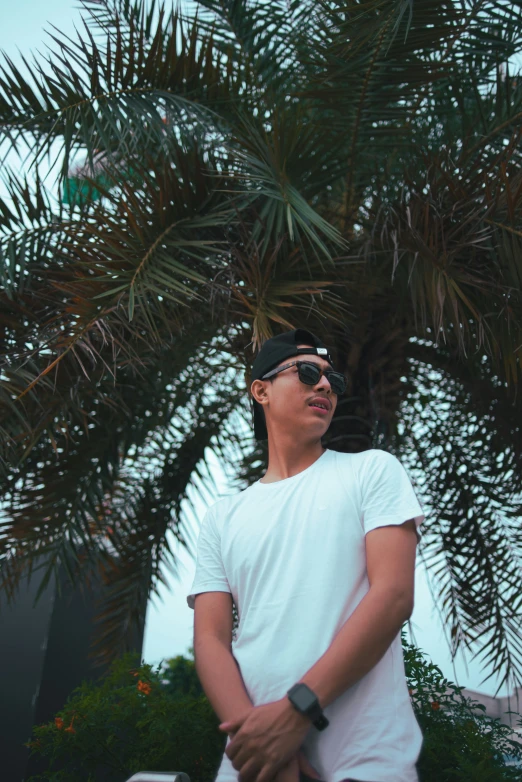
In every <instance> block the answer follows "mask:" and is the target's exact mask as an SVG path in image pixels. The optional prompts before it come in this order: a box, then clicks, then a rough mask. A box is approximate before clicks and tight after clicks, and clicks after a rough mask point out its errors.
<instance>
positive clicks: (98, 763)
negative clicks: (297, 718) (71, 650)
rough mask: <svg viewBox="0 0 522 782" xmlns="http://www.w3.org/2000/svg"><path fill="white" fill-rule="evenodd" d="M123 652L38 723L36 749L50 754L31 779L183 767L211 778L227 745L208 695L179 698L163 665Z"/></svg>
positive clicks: (90, 780)
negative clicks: (40, 771) (102, 675)
mask: <svg viewBox="0 0 522 782" xmlns="http://www.w3.org/2000/svg"><path fill="white" fill-rule="evenodd" d="M136 662H137V658H136V657H135V656H133V655H126V656H125V657H123V658H121V659H120V660H118V661H117V662H116V663H114V664H113V666H112V668H111V671H110V673H109V674H108V675H107V676H106V677H105V678H104V679H102V680H101V681H100V682H99V683H84V684H82V686H81V687H79V688H78V689H77V690H75V691H74V693H73V694H72V695H71V697H70V698H69V699H68V701H67V704H66V705H65V706H64V708H63V709H62V710H61V711H60V712H59V713H58V714H57V715H56V718H55V719H54V720H53V721H52V722H50V723H48V724H46V725H40V726H38V727H35V728H34V740H33V741H31V742H29V745H28V746H30V747H31V750H32V752H34V753H38V754H40V755H42V756H43V757H45V758H48V762H49V765H48V770H47V771H46V773H45V774H39V775H36V776H33V777H31V779H30V780H29V781H28V782H33V781H34V782H36V780H47V781H48V782H124V780H126V779H127V778H128V777H129V776H131V775H132V774H135V773H136V772H137V771H143V770H150V771H184V772H185V773H187V774H188V775H189V777H190V779H191V782H210V780H211V779H212V778H213V776H215V773H216V771H217V768H218V766H219V762H220V760H221V757H222V755H223V752H224V750H225V745H226V738H227V737H226V735H224V734H223V733H222V732H221V731H219V730H218V725H219V722H220V720H219V719H218V718H217V716H216V715H215V714H214V711H213V710H212V707H211V706H210V703H209V702H208V700H207V698H206V697H205V696H201V697H199V698H194V697H186V696H184V695H183V694H181V695H178V696H177V697H175V696H173V695H172V692H171V691H169V688H168V686H164V685H163V684H162V680H163V675H162V671H161V669H160V667H159V666H158V668H157V669H153V668H152V666H150V665H136Z"/></svg>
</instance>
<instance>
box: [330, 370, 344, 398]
mask: <svg viewBox="0 0 522 782" xmlns="http://www.w3.org/2000/svg"><path fill="white" fill-rule="evenodd" d="M326 377H327V378H328V382H329V383H330V385H331V387H332V391H333V392H334V394H344V392H345V391H346V378H345V377H344V375H341V373H340V372H327V373H326Z"/></svg>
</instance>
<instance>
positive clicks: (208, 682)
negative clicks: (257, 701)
mask: <svg viewBox="0 0 522 782" xmlns="http://www.w3.org/2000/svg"><path fill="white" fill-rule="evenodd" d="M194 657H195V665H196V673H197V675H198V678H199V680H200V682H201V686H202V687H203V690H204V692H205V695H206V696H207V698H208V699H209V701H210V705H211V706H212V708H213V709H214V711H215V712H216V714H217V716H218V717H219V719H220V720H221V722H228V721H229V720H232V719H235V718H236V717H237V716H238V714H241V713H242V712H244V711H246V710H247V709H249V708H251V707H252V701H251V700H250V697H249V695H248V693H247V691H246V689H245V685H244V682H243V678H242V676H241V672H240V670H239V667H238V665H237V663H236V661H235V659H234V656H233V654H232V651H231V649H230V648H228V647H227V646H226V645H225V644H224V643H222V642H221V641H220V640H219V639H218V638H214V637H213V636H208V637H207V638H202V639H201V640H200V641H199V643H198V644H197V646H195V647H194Z"/></svg>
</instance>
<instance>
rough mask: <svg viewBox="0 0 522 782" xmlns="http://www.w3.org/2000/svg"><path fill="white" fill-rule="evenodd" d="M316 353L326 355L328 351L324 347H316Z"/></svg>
mask: <svg viewBox="0 0 522 782" xmlns="http://www.w3.org/2000/svg"><path fill="white" fill-rule="evenodd" d="M317 355H318V356H326V355H328V351H327V349H326V348H317Z"/></svg>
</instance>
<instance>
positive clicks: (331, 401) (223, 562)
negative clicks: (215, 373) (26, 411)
mask: <svg viewBox="0 0 522 782" xmlns="http://www.w3.org/2000/svg"><path fill="white" fill-rule="evenodd" d="M344 389H345V379H344V377H343V376H342V375H340V374H339V373H336V372H335V371H333V364H332V360H331V357H330V355H329V354H328V351H327V349H326V348H325V346H324V345H323V343H322V342H321V341H320V340H319V339H318V338H317V337H316V336H314V335H313V334H311V333H310V332H307V331H304V330H303V329H296V330H295V331H290V332H287V333H285V334H281V335H279V336H277V337H274V338H272V339H269V340H268V341H267V342H265V344H264V345H263V347H262V348H261V350H260V352H259V354H258V356H257V357H256V360H255V361H254V365H253V369H252V385H251V395H252V398H253V406H254V431H255V435H256V437H257V438H258V439H263V438H267V437H268V454H269V459H268V469H267V471H266V473H265V475H264V477H263V478H262V479H261V480H260V481H257V482H256V483H254V484H253V485H252V486H250V487H249V488H248V489H246V490H244V491H242V492H239V493H237V494H234V495H231V496H228V497H225V498H224V499H222V500H220V501H219V502H217V503H216V504H215V505H213V506H212V507H211V508H210V509H209V511H208V512H207V515H206V516H205V518H204V520H203V522H202V525H201V530H200V534H199V539H198V548H197V565H196V574H195V578H194V582H193V584H192V588H191V592H190V594H189V595H188V597H187V602H188V605H189V606H190V607H191V608H194V609H195V616H194V651H195V663H196V670H197V673H198V676H199V678H200V680H201V684H202V686H203V689H204V690H205V693H206V695H207V697H208V699H209V701H210V703H211V704H212V707H213V708H214V710H215V712H216V714H217V715H218V717H219V718H220V719H221V720H222V721H223V722H222V723H221V725H220V729H221V730H223V731H224V732H226V733H227V734H228V740H227V745H226V748H225V753H224V755H223V758H222V761H221V765H220V767H219V770H218V773H217V777H216V780H215V782H237V781H239V782H272V781H273V780H277V782H298V778H299V772H301V773H303V772H305V773H307V774H308V775H309V776H313V777H315V778H320V779H322V780H325V782H342V781H352V780H353V781H354V782H359V781H360V782H417V780H418V777H417V772H416V768H415V763H416V761H417V759H418V756H419V752H420V749H421V745H422V734H421V731H420V728H419V725H418V723H417V720H416V718H415V715H414V712H413V709H412V706H411V702H410V698H409V694H408V690H407V685H406V679H405V673H404V660H403V654H402V646H401V637H400V630H401V627H402V625H403V623H404V622H405V621H406V620H407V619H408V618H409V616H410V615H411V612H412V610H413V591H414V570H415V552H416V545H417V539H418V535H417V527H418V526H419V525H420V524H421V522H422V521H423V519H424V514H423V512H422V508H421V506H420V504H419V502H418V500H417V497H416V495H415V492H414V490H413V487H412V484H411V482H410V480H409V477H408V474H407V473H406V471H405V469H404V467H403V466H402V465H401V463H400V461H399V460H398V459H396V458H395V457H394V456H393V455H391V454H389V453H387V452H385V451H381V450H377V449H370V450H368V451H364V452H362V453H357V454H344V453H337V452H335V451H331V450H326V449H324V448H323V446H322V444H321V437H322V436H323V435H324V433H325V432H326V431H327V429H328V427H329V425H330V422H331V420H332V416H333V414H334V412H335V408H336V405H337V399H338V396H339V395H340V394H341V393H343V392H344ZM232 600H233V602H234V603H235V605H236V607H237V611H238V616H239V627H238V634H237V637H236V638H235V639H234V640H232ZM302 778H303V777H302Z"/></svg>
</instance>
